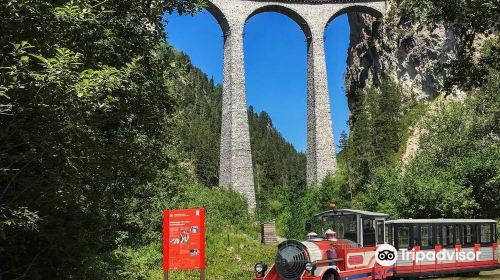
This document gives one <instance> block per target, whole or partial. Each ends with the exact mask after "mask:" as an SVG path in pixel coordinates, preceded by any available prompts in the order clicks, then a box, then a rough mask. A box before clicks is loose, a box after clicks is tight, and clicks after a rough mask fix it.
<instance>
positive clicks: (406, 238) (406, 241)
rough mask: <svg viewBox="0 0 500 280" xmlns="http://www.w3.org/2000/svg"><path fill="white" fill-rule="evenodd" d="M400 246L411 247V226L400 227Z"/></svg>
mask: <svg viewBox="0 0 500 280" xmlns="http://www.w3.org/2000/svg"><path fill="white" fill-rule="evenodd" d="M398 248H410V228H409V227H398Z"/></svg>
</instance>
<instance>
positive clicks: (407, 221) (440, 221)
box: [385, 219, 497, 224]
mask: <svg viewBox="0 0 500 280" xmlns="http://www.w3.org/2000/svg"><path fill="white" fill-rule="evenodd" d="M385 223H386V224H489V223H497V221H495V220H489V219H400V220H391V221H387V222H385Z"/></svg>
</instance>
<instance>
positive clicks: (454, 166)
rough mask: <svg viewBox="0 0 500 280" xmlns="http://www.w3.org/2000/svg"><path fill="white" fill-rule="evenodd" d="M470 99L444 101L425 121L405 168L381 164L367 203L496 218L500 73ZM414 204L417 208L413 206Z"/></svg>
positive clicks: (398, 210) (418, 212)
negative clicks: (414, 151) (418, 145)
mask: <svg viewBox="0 0 500 280" xmlns="http://www.w3.org/2000/svg"><path fill="white" fill-rule="evenodd" d="M487 79H488V81H489V82H488V83H486V84H485V85H484V86H483V87H482V88H480V89H478V90H475V91H473V92H470V94H469V97H468V98H467V99H466V100H465V102H463V103H461V102H455V103H451V104H447V103H440V104H438V106H437V109H436V112H434V113H433V116H431V117H428V118H426V121H425V122H424V123H423V124H421V125H423V127H425V128H426V132H425V133H424V135H423V136H422V137H421V140H420V150H419V153H418V154H417V156H416V157H415V158H414V159H413V160H412V161H411V162H410V163H409V164H408V165H407V166H404V167H398V165H390V166H385V167H383V166H381V167H379V168H376V169H375V170H374V171H372V172H371V174H370V179H369V181H368V184H367V190H368V191H367V192H366V193H364V194H362V195H360V197H361V200H362V202H363V203H362V205H363V207H364V208H367V209H372V210H380V211H385V212H387V213H390V214H391V216H393V217H405V218H408V217H412V218H436V217H448V218H450V217H457V218H474V217H476V218H497V219H498V217H499V213H500V208H499V206H498V203H497V202H496V201H495V200H496V198H497V197H498V196H499V195H500V184H499V180H498V178H499V175H500V153H499V151H500V140H499V135H500V130H499V128H498V123H500V109H499V108H500V96H499V95H498V92H499V91H500V82H499V81H500V77H499V72H498V70H496V69H490V71H489V77H488V78H487ZM408 205H412V207H408Z"/></svg>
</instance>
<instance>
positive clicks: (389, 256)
mask: <svg viewBox="0 0 500 280" xmlns="http://www.w3.org/2000/svg"><path fill="white" fill-rule="evenodd" d="M397 252H398V250H396V248H394V246H391V245H389V244H383V245H380V246H379V247H378V248H377V251H376V252H375V257H376V259H377V263H378V264H379V265H381V266H393V265H395V264H396V262H397V261H398V254H397ZM480 256H481V252H480V251H477V252H472V251H470V252H464V251H460V250H459V249H454V250H446V249H443V250H441V251H439V252H436V251H434V250H432V251H415V250H408V249H401V254H400V258H401V259H400V260H401V261H413V260H415V261H417V262H418V263H419V262H422V261H431V262H435V261H462V262H463V261H468V262H471V261H476V260H479V259H480Z"/></svg>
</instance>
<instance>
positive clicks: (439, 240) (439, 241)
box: [436, 225, 443, 245]
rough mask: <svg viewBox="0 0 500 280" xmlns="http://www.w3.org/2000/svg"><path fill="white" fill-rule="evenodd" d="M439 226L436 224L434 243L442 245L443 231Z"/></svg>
mask: <svg viewBox="0 0 500 280" xmlns="http://www.w3.org/2000/svg"><path fill="white" fill-rule="evenodd" d="M441 228H442V227H441V226H439V225H438V226H436V244H439V245H443V231H442V230H441Z"/></svg>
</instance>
